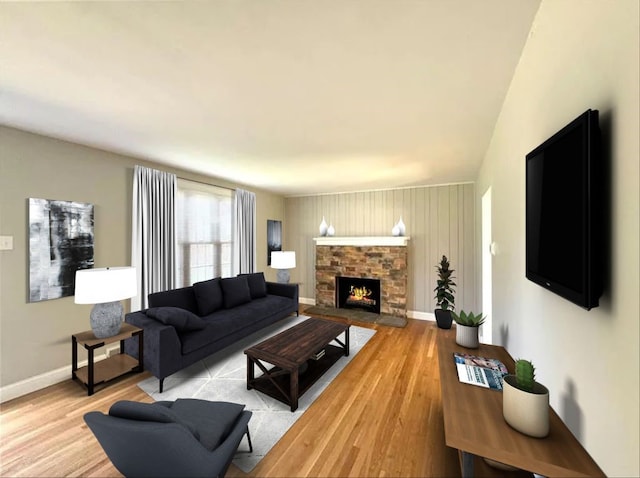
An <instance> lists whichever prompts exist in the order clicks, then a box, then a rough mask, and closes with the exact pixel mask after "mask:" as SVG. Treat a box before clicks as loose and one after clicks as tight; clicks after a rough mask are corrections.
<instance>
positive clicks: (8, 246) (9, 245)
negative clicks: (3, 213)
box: [0, 236, 13, 251]
mask: <svg viewBox="0 0 640 478" xmlns="http://www.w3.org/2000/svg"><path fill="white" fill-rule="evenodd" d="M11 250H13V236H0V251H11Z"/></svg>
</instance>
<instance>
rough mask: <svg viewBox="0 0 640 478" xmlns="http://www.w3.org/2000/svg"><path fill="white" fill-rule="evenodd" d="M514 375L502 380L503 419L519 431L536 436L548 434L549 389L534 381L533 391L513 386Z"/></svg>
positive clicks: (540, 436)
mask: <svg viewBox="0 0 640 478" xmlns="http://www.w3.org/2000/svg"><path fill="white" fill-rule="evenodd" d="M515 384H516V377H515V375H507V376H505V377H504V380H503V388H502V414H503V416H504V419H505V421H506V422H507V423H508V424H509V425H511V427H513V428H515V429H516V430H518V431H519V432H521V433H524V434H525V435H529V436H532V437H536V438H542V437H546V436H547V435H548V434H549V390H548V389H547V387H545V386H544V385H541V384H539V383H538V382H534V385H533V393H531V392H525V391H523V390H520V389H519V388H517V387H516V386H515Z"/></svg>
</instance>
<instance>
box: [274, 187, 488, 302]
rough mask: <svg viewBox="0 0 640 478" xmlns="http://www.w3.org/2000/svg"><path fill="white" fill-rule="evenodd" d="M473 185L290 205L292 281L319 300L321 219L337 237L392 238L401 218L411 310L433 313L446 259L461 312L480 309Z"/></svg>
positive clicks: (309, 199) (299, 199)
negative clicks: (405, 238)
mask: <svg viewBox="0 0 640 478" xmlns="http://www.w3.org/2000/svg"><path fill="white" fill-rule="evenodd" d="M474 201H475V197H474V185H473V184H461V185H452V186H433V187H421V188H406V189H396V190H387V191H367V192H358V193H347V194H328V195H322V196H306V197H292V198H287V199H286V200H285V221H286V223H287V224H286V225H284V226H285V227H284V228H283V229H284V231H285V238H284V244H283V245H284V247H285V249H287V250H290V249H293V250H295V251H296V257H297V258H298V259H297V266H296V269H295V270H293V271H291V277H292V281H295V282H299V283H300V296H301V297H304V298H310V299H313V298H314V297H315V271H314V264H315V243H314V242H313V238H314V237H317V236H318V226H319V225H320V221H321V220H322V216H324V217H325V220H326V221H327V223H328V224H332V225H333V226H334V227H335V229H336V235H337V236H389V235H391V229H392V228H393V226H394V225H395V224H396V222H397V221H398V219H399V218H400V216H402V220H403V222H404V223H405V225H406V228H407V232H406V234H407V236H410V237H411V240H410V241H409V249H408V253H409V266H408V272H409V284H408V290H409V297H408V299H407V309H408V310H410V311H417V312H432V311H433V309H434V307H435V302H434V300H433V288H434V287H435V283H436V269H435V266H436V265H437V263H438V262H439V261H440V258H441V257H442V255H443V254H444V255H446V256H447V257H448V258H449V259H450V261H451V263H452V267H453V268H454V269H456V282H457V284H458V287H457V294H456V309H458V310H459V309H461V308H462V309H465V310H471V309H474V308H475V307H476V286H475V280H476V276H475V271H476V267H477V266H476V260H475V237H474V231H475V227H474V221H475V209H474Z"/></svg>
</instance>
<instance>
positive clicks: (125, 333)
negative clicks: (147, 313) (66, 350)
mask: <svg viewBox="0 0 640 478" xmlns="http://www.w3.org/2000/svg"><path fill="white" fill-rule="evenodd" d="M135 336H138V347H139V348H138V360H136V359H134V358H133V357H131V356H130V355H127V354H125V353H124V341H125V340H126V339H128V338H131V337H135ZM117 341H120V353H119V354H116V355H112V356H111V357H108V358H106V359H104V360H100V361H99V362H95V363H94V351H95V350H96V349H97V348H100V347H104V346H105V345H107V344H111V343H113V342H117ZM142 343H143V330H142V329H141V328H139V327H136V326H134V325H131V324H128V323H126V322H125V323H123V324H122V327H121V328H120V332H119V333H118V334H117V335H114V336H113V337H106V338H104V339H98V338H96V336H95V335H94V334H93V331H91V330H87V331H85V332H80V333H78V334H73V335H72V336H71V346H72V352H71V379H72V380H79V381H80V382H81V383H82V384H83V385H85V386H86V387H87V395H93V392H94V388H95V386H96V385H98V384H101V383H103V382H108V381H109V380H113V379H114V378H117V377H120V376H121V375H124V374H126V373H129V372H142V370H143V365H142V364H143V360H142V358H143V357H142ZM78 344H80V345H82V346H83V347H84V348H85V349H86V350H87V356H88V357H87V362H88V363H87V365H86V367H81V368H78Z"/></svg>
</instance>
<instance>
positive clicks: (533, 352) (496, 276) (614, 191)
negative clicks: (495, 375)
mask: <svg viewBox="0 0 640 478" xmlns="http://www.w3.org/2000/svg"><path fill="white" fill-rule="evenodd" d="M639 6H640V2H638V1H637V0H615V1H602V0H544V1H543V3H542V4H541V7H540V10H539V11H538V14H537V17H536V20H535V22H534V25H533V28H532V31H531V34H530V37H529V40H528V42H527V44H526V46H525V48H524V50H523V55H522V58H521V59H520V63H519V65H518V68H517V69H516V73H515V75H514V78H513V80H512V84H511V87H510V90H509V93H508V95H507V97H506V99H505V103H504V105H503V108H502V111H501V114H500V117H499V120H498V122H497V124H496V127H495V130H494V134H493V138H492V141H491V144H490V147H489V149H488V151H487V154H486V156H485V159H484V162H483V165H482V167H481V170H480V173H479V177H478V182H477V189H476V194H477V201H476V202H477V204H480V202H481V201H480V197H481V196H482V194H483V193H484V192H485V191H486V189H487V188H488V187H491V188H492V197H493V210H492V215H493V224H492V227H493V240H494V241H496V242H497V243H498V246H499V251H500V252H499V254H498V255H497V256H495V257H494V262H493V284H492V285H493V313H494V323H493V337H494V341H496V342H497V343H502V344H503V345H505V346H506V347H507V349H508V350H509V352H510V353H511V355H512V356H514V357H522V358H529V359H532V360H533V361H534V363H535V365H536V366H537V371H538V379H539V381H540V382H542V383H544V384H545V385H546V386H547V387H548V388H549V389H550V393H551V404H552V406H553V407H554V409H555V410H556V411H557V412H558V413H559V414H560V416H561V417H562V418H563V420H564V421H565V422H566V423H567V424H568V425H569V427H570V428H571V430H572V431H573V433H574V434H575V435H576V436H577V437H578V439H579V440H580V441H581V442H582V443H583V445H584V446H585V447H586V449H587V450H588V451H589V453H590V454H591V455H592V456H593V458H594V459H595V460H596V462H597V463H598V464H599V465H600V467H601V468H602V469H603V470H604V472H605V473H606V474H607V475H609V476H639V475H640V466H639V458H638V456H639V455H638V450H639V446H640V443H639V433H640V431H639V430H640V421H639V406H638V404H639V388H640V385H639V378H638V377H639V375H640V371H639V368H640V367H639V364H640V358H639V355H638V347H639V327H638V323H639V317H640V307H639V296H640V280H639V269H640V260H639V256H638V252H639V244H640V240H639V233H638V224H639V221H638V218H639V213H638V210H639V202H640V201H639V196H638V190H639V188H640V184H639V176H640V172H639V167H638V165H639V156H640V151H639V144H638V133H639V131H640V121H639V109H640V101H639V89H640V87H639V82H640V78H639V76H640V75H639V73H638V71H639V57H640V51H639V44H640V38H639V20H638V19H639V17H640V12H639ZM588 108H593V109H598V110H599V111H600V124H601V128H602V131H603V138H604V155H605V159H606V161H607V162H609V168H610V183H611V187H610V189H611V192H610V195H611V198H610V202H611V206H610V210H609V211H608V214H607V216H608V218H609V219H608V220H609V222H610V225H609V228H608V231H607V232H608V235H609V242H610V246H609V247H608V249H609V251H608V252H607V261H606V262H607V267H608V269H609V271H608V272H607V274H605V283H606V286H605V292H604V295H603V297H602V298H601V301H600V307H598V308H596V309H593V310H591V311H589V312H587V311H586V310H583V309H581V308H579V307H578V306H575V305H573V304H572V303H570V302H568V301H566V300H564V299H562V298H560V297H559V296H556V295H554V294H552V293H551V292H548V291H546V290H545V289H543V288H541V287H538V286H537V285H535V284H533V283H532V282H529V281H527V279H526V278H525V216H524V211H525V169H524V166H525V162H524V157H525V154H526V153H528V152H529V151H530V150H532V149H533V148H534V147H536V146H537V145H538V144H540V143H541V142H542V141H544V140H545V139H546V138H548V137H549V136H551V135H552V134H553V133H555V132H556V131H557V130H559V129H560V128H561V127H563V126H564V125H565V124H567V123H568V122H569V121H570V120H572V119H573V118H575V117H576V116H578V115H579V114H580V113H582V112H584V111H585V110H586V109H588Z"/></svg>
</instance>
